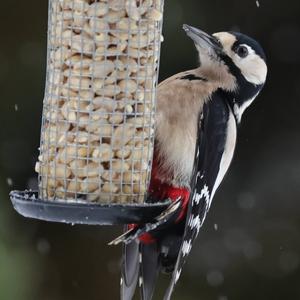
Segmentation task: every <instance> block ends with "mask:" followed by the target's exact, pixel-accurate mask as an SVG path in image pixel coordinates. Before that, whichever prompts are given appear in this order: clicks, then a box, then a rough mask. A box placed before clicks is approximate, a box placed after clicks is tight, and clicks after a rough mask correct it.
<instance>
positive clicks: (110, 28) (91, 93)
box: [11, 0, 168, 224]
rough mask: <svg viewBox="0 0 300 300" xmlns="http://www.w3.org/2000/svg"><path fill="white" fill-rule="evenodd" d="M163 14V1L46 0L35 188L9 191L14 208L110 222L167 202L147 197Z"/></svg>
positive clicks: (144, 214) (152, 211)
mask: <svg viewBox="0 0 300 300" xmlns="http://www.w3.org/2000/svg"><path fill="white" fill-rule="evenodd" d="M162 16H163V0H110V1H96V0H50V3H49V23H48V58H47V78H46V90H45V99H44V107H43V117H42V129H41V145H40V156H39V162H38V163H37V165H36V171H37V172H38V173H39V192H38V195H37V194H28V193H26V192H25V193H24V192H23V193H20V192H13V193H12V194H11V196H12V199H13V202H14V205H15V207H16V209H17V210H18V211H19V212H21V213H23V214H24V215H26V216H29V217H30V216H31V217H38V218H41V219H47V220H50V221H51V220H53V221H66V222H73V223H76V222H79V223H83V222H86V223H90V222H92V223H101V224H103V223H111V224H114V223H130V222H139V221H140V222H142V221H145V219H149V218H151V217H153V216H154V215H157V214H159V213H160V212H161V211H162V210H163V209H164V208H165V207H166V206H167V205H168V203H147V188H148V185H149V180H150V172H151V163H152V162H151V160H152V156H153V142H154V116H155V97H156V86H157V78H158V68H159V57H160V44H161V36H162V35H161V31H162ZM25 196H26V197H25ZM33 197H34V198H37V199H40V200H36V199H33ZM29 204H30V205H29ZM91 208H92V211H93V212H95V211H96V215H95V216H94V217H93V218H92V219H93V220H94V221H92V220H91V218H90V217H91V213H90V209H91ZM25 211H26V212H25ZM58 211H59V212H61V213H62V212H63V211H64V215H63V216H61V215H59V214H58ZM58 215H59V216H58ZM88 220H89V221H88Z"/></svg>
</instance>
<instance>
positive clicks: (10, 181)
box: [6, 177, 13, 186]
mask: <svg viewBox="0 0 300 300" xmlns="http://www.w3.org/2000/svg"><path fill="white" fill-rule="evenodd" d="M6 182H7V184H8V186H12V185H13V180H12V179H11V178H9V177H8V178H6Z"/></svg>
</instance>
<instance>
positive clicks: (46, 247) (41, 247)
mask: <svg viewBox="0 0 300 300" xmlns="http://www.w3.org/2000/svg"><path fill="white" fill-rule="evenodd" d="M36 248H37V251H38V252H39V253H40V254H43V255H47V254H49V252H50V250H51V246H50V243H49V241H48V240H46V239H45V238H40V239H39V240H38V241H37V245H36Z"/></svg>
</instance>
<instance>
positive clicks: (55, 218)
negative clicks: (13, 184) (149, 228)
mask: <svg viewBox="0 0 300 300" xmlns="http://www.w3.org/2000/svg"><path fill="white" fill-rule="evenodd" d="M10 199H11V201H12V203H13V206H14V208H15V210H16V211H17V212H18V213H19V214H21V215H22V216H24V217H27V218H34V219H39V220H44V221H50V222H60V223H68V224H88V225H121V224H131V223H148V222H150V221H151V220H153V218H155V217H156V216H158V215H159V214H161V213H162V212H163V211H164V210H165V209H166V208H167V207H168V206H169V205H170V201H165V202H158V203H145V204H128V205H121V204H99V203H83V202H75V201H63V200H55V201H44V200H41V199H39V198H38V192H36V191H23V192H21V191H13V192H11V193H10Z"/></svg>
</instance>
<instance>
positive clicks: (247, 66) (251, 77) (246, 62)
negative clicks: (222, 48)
mask: <svg viewBox="0 0 300 300" xmlns="http://www.w3.org/2000/svg"><path fill="white" fill-rule="evenodd" d="M242 46H245V47H246V48H247V49H248V52H249V54H248V56H247V57H244V58H242V57H239V56H238V55H237V54H236V53H233V54H231V55H230V56H231V58H232V60H233V62H234V63H235V65H236V66H237V67H238V68H239V69H240V70H241V73H242V75H243V76H244V77H245V79H246V80H247V81H248V82H250V83H252V84H255V85H260V84H263V83H264V82H265V81H266V77H267V65H266V63H265V62H264V60H263V59H262V58H261V57H260V56H258V55H257V54H256V53H255V51H254V50H253V49H252V48H251V47H250V46H248V45H245V44H243V45H242Z"/></svg>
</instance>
